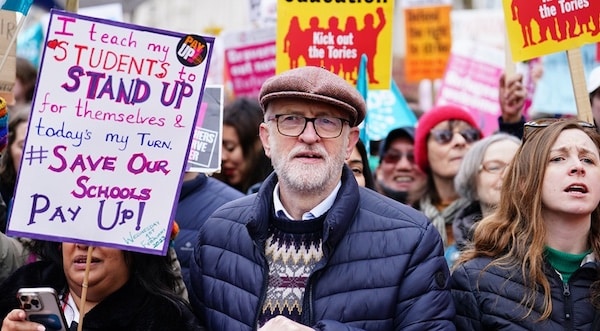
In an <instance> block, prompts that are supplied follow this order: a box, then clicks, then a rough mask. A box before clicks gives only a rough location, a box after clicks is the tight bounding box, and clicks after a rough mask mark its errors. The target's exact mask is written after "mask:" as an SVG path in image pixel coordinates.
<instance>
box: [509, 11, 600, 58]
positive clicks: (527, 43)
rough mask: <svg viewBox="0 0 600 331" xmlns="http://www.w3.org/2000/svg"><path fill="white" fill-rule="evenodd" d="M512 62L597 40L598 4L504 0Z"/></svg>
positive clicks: (599, 25)
mask: <svg viewBox="0 0 600 331" xmlns="http://www.w3.org/2000/svg"><path fill="white" fill-rule="evenodd" d="M503 6H504V19H505V21H506V29H507V31H508V36H509V41H510V49H511V53H512V57H513V60H514V61H524V60H528V59H531V58H534V57H538V56H541V55H544V54H550V53H555V52H558V51H565V50H570V49H575V48H578V47H580V46H582V45H584V44H588V43H594V42H596V41H598V40H600V35H599V34H600V17H599V15H598V13H599V12H600V1H596V0H535V1H531V0H503Z"/></svg>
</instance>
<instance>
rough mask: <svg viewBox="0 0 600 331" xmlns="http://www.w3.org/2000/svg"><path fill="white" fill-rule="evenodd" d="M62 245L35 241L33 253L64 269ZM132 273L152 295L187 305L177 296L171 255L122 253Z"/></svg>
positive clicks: (176, 305)
mask: <svg viewBox="0 0 600 331" xmlns="http://www.w3.org/2000/svg"><path fill="white" fill-rule="evenodd" d="M61 245H62V243H60V242H53V241H42V240H39V241H37V240H36V241H33V243H32V247H31V251H32V252H33V253H35V254H36V255H37V256H38V258H39V259H41V260H45V261H50V262H51V263H53V264H56V265H58V266H60V269H61V270H62V268H63V259H62V250H61ZM122 252H123V254H124V256H125V261H126V263H127V264H128V265H129V268H130V271H131V279H130V280H131V281H133V282H135V283H137V284H138V285H140V286H141V287H142V288H143V289H144V290H145V291H147V292H148V293H149V294H150V295H154V296H159V297H163V298H166V299H167V300H168V301H170V302H172V303H173V305H174V306H175V307H180V306H181V303H185V301H183V299H181V297H179V296H178V295H177V294H176V288H177V275H175V273H174V271H173V268H172V266H171V260H170V258H169V255H168V254H167V255H166V256H162V255H154V254H146V253H138V252H131V251H125V250H123V251H122Z"/></svg>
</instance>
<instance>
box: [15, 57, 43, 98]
mask: <svg viewBox="0 0 600 331" xmlns="http://www.w3.org/2000/svg"><path fill="white" fill-rule="evenodd" d="M16 65H17V69H16V72H17V79H18V80H20V81H21V85H22V86H23V97H24V98H25V99H24V100H22V101H24V102H31V100H33V92H34V91H35V83H36V81H37V75H38V71H37V69H36V67H35V66H34V65H33V64H32V63H31V62H29V60H27V59H25V58H22V57H17V64H16ZM15 97H16V96H15Z"/></svg>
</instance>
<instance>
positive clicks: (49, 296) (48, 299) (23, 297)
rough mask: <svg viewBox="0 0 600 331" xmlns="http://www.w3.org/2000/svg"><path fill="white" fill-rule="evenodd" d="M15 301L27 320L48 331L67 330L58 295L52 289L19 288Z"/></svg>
mask: <svg viewBox="0 0 600 331" xmlns="http://www.w3.org/2000/svg"><path fill="white" fill-rule="evenodd" d="M17 299H19V301H20V302H21V308H22V309H23V310H25V312H26V313H27V320H29V321H32V322H36V323H40V324H42V325H44V326H45V327H46V330H48V331H67V330H68V328H67V327H66V325H67V322H66V320H65V315H64V314H63V311H62V308H61V306H60V302H59V300H58V295H57V294H56V291H55V290H54V289H53V288H51V287H30V288H21V289H19V291H18V292H17Z"/></svg>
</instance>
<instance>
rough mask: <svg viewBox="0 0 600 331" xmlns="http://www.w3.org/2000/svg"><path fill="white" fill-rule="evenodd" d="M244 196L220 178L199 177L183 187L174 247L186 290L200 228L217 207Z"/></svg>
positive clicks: (178, 206) (176, 216) (187, 182)
mask: <svg viewBox="0 0 600 331" xmlns="http://www.w3.org/2000/svg"><path fill="white" fill-rule="evenodd" d="M243 196H244V194H243V193H241V192H239V191H238V190H236V189H234V188H232V187H231V186H229V185H227V184H225V183H223V182H221V181H220V180H218V179H215V178H212V177H207V176H206V175H204V174H199V175H198V176H197V177H196V178H194V179H192V180H189V181H185V182H183V184H182V185H181V193H180V194H179V202H178V203H177V211H176V213H175V221H177V224H178V225H179V234H178V235H177V237H175V241H174V243H173V244H174V246H173V247H174V248H175V252H176V253H177V258H178V259H179V262H180V264H181V274H182V275H183V281H184V283H185V285H186V287H189V286H190V282H189V281H190V272H189V259H190V255H192V250H193V249H194V244H195V243H196V239H197V237H198V232H199V230H200V226H202V224H204V221H205V220H206V219H207V218H208V217H209V216H210V214H212V213H213V212H214V211H215V210H216V209H217V208H219V207H221V206H222V205H223V204H225V203H226V202H229V201H232V200H235V199H237V198H241V197H243Z"/></svg>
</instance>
